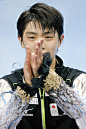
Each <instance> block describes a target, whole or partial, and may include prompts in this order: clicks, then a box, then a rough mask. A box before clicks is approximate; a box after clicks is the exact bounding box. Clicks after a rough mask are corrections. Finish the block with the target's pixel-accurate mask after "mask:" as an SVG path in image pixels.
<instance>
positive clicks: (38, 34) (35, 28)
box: [20, 21, 61, 59]
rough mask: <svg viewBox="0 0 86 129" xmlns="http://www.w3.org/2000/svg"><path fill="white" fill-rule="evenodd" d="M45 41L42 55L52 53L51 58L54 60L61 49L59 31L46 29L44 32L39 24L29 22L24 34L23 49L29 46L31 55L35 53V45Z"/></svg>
mask: <svg viewBox="0 0 86 129" xmlns="http://www.w3.org/2000/svg"><path fill="white" fill-rule="evenodd" d="M41 39H43V43H42V53H46V52H50V55H51V58H52V59H54V57H55V54H56V52H57V49H58V47H60V44H61V43H60V40H59V36H58V33H57V31H53V30H49V29H48V28H46V29H45V30H44V31H43V29H42V27H41V25H39V23H38V22H36V23H35V24H34V22H32V21H31V22H29V23H28V24H27V26H26V28H25V30H24V32H23V41H22V42H21V40H20V42H21V45H22V47H23V48H25V46H29V47H30V49H31V53H34V43H35V42H36V41H40V40H41Z"/></svg>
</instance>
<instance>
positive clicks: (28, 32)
mask: <svg viewBox="0 0 86 129" xmlns="http://www.w3.org/2000/svg"><path fill="white" fill-rule="evenodd" d="M27 34H35V35H37V33H35V32H33V31H27V32H26V35H27Z"/></svg>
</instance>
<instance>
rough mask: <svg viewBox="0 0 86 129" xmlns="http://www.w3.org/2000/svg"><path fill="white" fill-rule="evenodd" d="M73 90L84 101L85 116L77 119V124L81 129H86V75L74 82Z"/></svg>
mask: <svg viewBox="0 0 86 129" xmlns="http://www.w3.org/2000/svg"><path fill="white" fill-rule="evenodd" d="M73 90H74V92H76V93H77V94H79V96H80V98H81V99H82V101H83V103H84V105H85V110H84V112H85V113H84V115H83V116H82V117H81V118H80V119H76V123H77V125H78V126H79V128H80V129H82V128H83V129H85V128H86V74H84V73H82V74H80V75H79V76H78V77H77V78H76V79H75V80H74V82H73Z"/></svg>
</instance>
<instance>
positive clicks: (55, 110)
mask: <svg viewBox="0 0 86 129" xmlns="http://www.w3.org/2000/svg"><path fill="white" fill-rule="evenodd" d="M50 113H51V116H58V115H59V114H58V108H57V105H56V103H51V104H50Z"/></svg>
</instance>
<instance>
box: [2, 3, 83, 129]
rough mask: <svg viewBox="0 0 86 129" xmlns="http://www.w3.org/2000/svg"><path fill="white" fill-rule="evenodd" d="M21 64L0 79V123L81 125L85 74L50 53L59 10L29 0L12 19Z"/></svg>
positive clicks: (57, 128) (25, 127) (27, 128)
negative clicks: (22, 58)
mask: <svg viewBox="0 0 86 129" xmlns="http://www.w3.org/2000/svg"><path fill="white" fill-rule="evenodd" d="M17 30H18V39H19V41H20V43H21V46H22V48H25V49H26V58H25V64H24V68H23V69H20V70H17V71H15V72H14V73H12V74H11V75H8V76H4V77H3V78H2V79H1V80H0V129H4V128H5V129H14V128H16V129H35V128H36V129H85V128H86V126H85V124H86V122H85V117H86V115H85V112H86V84H85V82H86V74H85V73H84V72H82V71H79V70H77V69H72V68H69V67H65V66H63V61H62V60H61V58H60V57H58V56H56V52H57V50H58V47H60V45H61V43H62V41H63V39H64V34H63V16H62V14H61V13H60V12H59V11H58V10H56V9H55V8H53V7H50V6H48V5H46V4H43V3H37V4H34V5H33V6H32V7H31V8H30V9H28V10H26V11H25V12H23V13H22V14H21V15H20V17H19V19H18V22H17Z"/></svg>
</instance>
